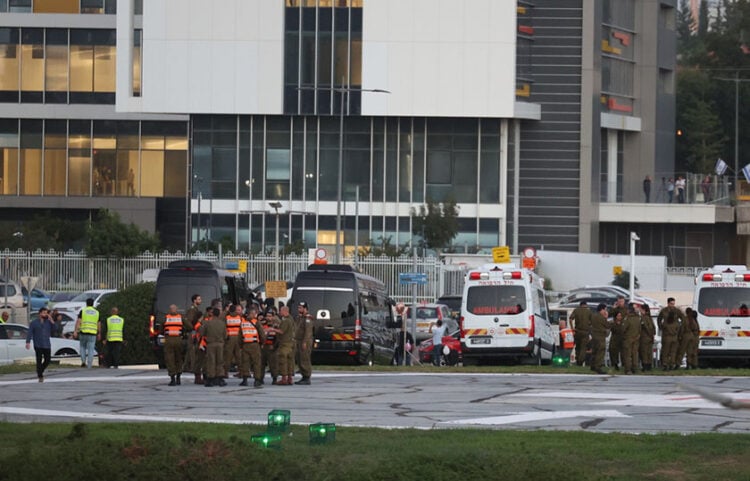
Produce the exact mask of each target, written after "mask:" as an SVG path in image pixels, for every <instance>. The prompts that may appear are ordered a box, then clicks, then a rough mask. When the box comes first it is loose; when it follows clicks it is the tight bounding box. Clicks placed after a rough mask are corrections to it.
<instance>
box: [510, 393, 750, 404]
mask: <svg viewBox="0 0 750 481" xmlns="http://www.w3.org/2000/svg"><path fill="white" fill-rule="evenodd" d="M721 394H722V395H724V396H728V397H730V398H733V399H740V400H746V399H747V397H748V394H747V393H721ZM506 397H533V398H534V399H535V400H537V401H539V400H541V399H544V398H553V399H580V400H582V401H595V400H596V402H591V403H588V404H592V405H598V406H635V407H657V408H675V409H724V407H723V406H721V405H720V404H717V403H714V402H711V401H709V400H707V399H704V398H702V397H700V396H697V395H693V394H692V393H685V394H681V393H671V394H630V393H614V392H609V393H607V392H598V393H591V392H582V391H542V390H537V391H530V392H523V393H518V394H511V395H509V396H506Z"/></svg>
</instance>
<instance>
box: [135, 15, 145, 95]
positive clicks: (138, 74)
mask: <svg viewBox="0 0 750 481" xmlns="http://www.w3.org/2000/svg"><path fill="white" fill-rule="evenodd" d="M142 36H143V30H140V29H136V30H135V32H134V34H133V97H140V96H141V37H142Z"/></svg>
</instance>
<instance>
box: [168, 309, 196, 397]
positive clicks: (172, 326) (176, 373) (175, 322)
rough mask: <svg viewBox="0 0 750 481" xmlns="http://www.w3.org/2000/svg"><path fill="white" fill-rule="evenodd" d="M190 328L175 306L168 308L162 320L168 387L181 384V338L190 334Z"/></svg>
mask: <svg viewBox="0 0 750 481" xmlns="http://www.w3.org/2000/svg"><path fill="white" fill-rule="evenodd" d="M191 328H192V327H189V326H187V321H186V320H184V319H183V318H182V316H181V315H180V314H179V313H178V312H177V305H175V304H172V305H171V306H169V312H168V313H167V315H166V317H165V320H164V328H163V330H164V362H166V364H167V372H168V373H169V384H168V385H169V386H179V385H180V384H181V381H180V376H181V375H182V363H183V351H182V350H183V345H182V339H183V337H184V336H185V335H186V334H187V333H188V332H190V329H191Z"/></svg>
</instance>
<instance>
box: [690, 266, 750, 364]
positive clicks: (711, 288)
mask: <svg viewBox="0 0 750 481" xmlns="http://www.w3.org/2000/svg"><path fill="white" fill-rule="evenodd" d="M749 306H750V271H749V270H748V269H747V267H746V266H742V265H718V266H714V267H712V268H710V269H708V270H705V271H702V272H701V273H700V274H698V277H697V278H696V279H695V295H694V296H693V309H695V310H696V312H697V313H698V324H699V325H700V342H699V344H698V356H699V358H700V359H701V360H706V359H722V358H723V359H728V358H744V359H746V360H750V309H748V307H749Z"/></svg>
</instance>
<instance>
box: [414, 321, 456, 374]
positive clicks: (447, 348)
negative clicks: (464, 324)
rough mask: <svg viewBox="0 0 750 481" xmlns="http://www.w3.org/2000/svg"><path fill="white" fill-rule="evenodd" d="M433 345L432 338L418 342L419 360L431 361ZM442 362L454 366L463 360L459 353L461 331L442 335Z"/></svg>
mask: <svg viewBox="0 0 750 481" xmlns="http://www.w3.org/2000/svg"><path fill="white" fill-rule="evenodd" d="M433 348H434V345H433V344H432V339H427V340H425V341H422V342H421V343H420V344H419V360H420V361H421V362H424V363H431V362H432V350H433ZM442 359H443V361H442V362H443V364H445V365H448V366H455V365H456V364H458V363H459V362H463V356H462V355H461V331H458V330H456V331H453V332H451V333H450V334H446V335H445V336H443V357H442Z"/></svg>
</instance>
